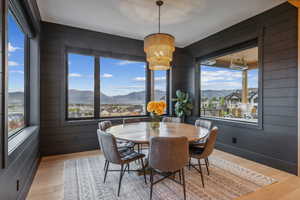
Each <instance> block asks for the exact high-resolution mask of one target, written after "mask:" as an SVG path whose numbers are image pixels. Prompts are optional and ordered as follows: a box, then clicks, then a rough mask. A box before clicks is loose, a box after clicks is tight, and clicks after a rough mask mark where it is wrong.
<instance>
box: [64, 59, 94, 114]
mask: <svg viewBox="0 0 300 200" xmlns="http://www.w3.org/2000/svg"><path fill="white" fill-rule="evenodd" d="M94 66H95V63H94V57H93V56H85V55H78V54H68V72H69V74H68V87H69V88H68V118H92V117H94Z"/></svg>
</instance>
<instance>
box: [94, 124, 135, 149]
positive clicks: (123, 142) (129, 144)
mask: <svg viewBox="0 0 300 200" xmlns="http://www.w3.org/2000/svg"><path fill="white" fill-rule="evenodd" d="M98 126H99V129H100V130H101V131H106V129H108V128H110V127H112V123H111V121H102V122H99V123H98ZM116 141H117V146H118V148H134V145H135V143H133V142H130V141H126V140H120V139H116Z"/></svg>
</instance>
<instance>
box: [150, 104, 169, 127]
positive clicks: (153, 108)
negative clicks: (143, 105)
mask: <svg viewBox="0 0 300 200" xmlns="http://www.w3.org/2000/svg"><path fill="white" fill-rule="evenodd" d="M166 107H167V104H166V102H165V101H150V102H149V103H148V105H147V111H148V112H150V116H151V128H153V129H157V128H159V122H160V120H161V115H163V114H164V112H165V109H166Z"/></svg>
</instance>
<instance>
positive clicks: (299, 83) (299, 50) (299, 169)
mask: <svg viewBox="0 0 300 200" xmlns="http://www.w3.org/2000/svg"><path fill="white" fill-rule="evenodd" d="M299 67H300V8H298V124H297V128H298V176H300V99H299V94H300V78H299V77H300V68H299Z"/></svg>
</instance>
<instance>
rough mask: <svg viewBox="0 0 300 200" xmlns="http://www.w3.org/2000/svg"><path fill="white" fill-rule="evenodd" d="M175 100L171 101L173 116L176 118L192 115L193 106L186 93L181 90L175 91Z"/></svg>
mask: <svg viewBox="0 0 300 200" xmlns="http://www.w3.org/2000/svg"><path fill="white" fill-rule="evenodd" d="M176 96H177V98H174V99H172V101H175V102H176V103H175V114H176V116H177V117H180V118H182V117H185V116H189V115H191V114H192V109H193V104H192V103H191V99H190V96H189V94H188V93H185V92H182V91H181V90H177V91H176Z"/></svg>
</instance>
